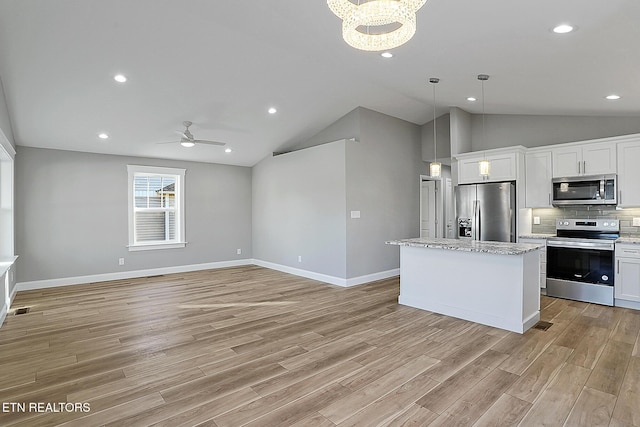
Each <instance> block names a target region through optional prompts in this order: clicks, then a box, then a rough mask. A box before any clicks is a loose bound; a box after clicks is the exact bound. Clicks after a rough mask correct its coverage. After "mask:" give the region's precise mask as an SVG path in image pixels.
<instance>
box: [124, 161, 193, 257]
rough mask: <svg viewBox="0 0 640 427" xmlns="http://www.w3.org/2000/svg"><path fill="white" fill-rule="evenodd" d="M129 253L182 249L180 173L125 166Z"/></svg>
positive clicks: (182, 192)
mask: <svg viewBox="0 0 640 427" xmlns="http://www.w3.org/2000/svg"><path fill="white" fill-rule="evenodd" d="M127 170H128V172H129V250H130V251H140V250H148V249H169V248H183V247H184V246H185V239H184V175H185V170H184V169H174V168H161V167H152V166H135V165H128V166H127Z"/></svg>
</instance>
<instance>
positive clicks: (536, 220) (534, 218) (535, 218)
mask: <svg viewBox="0 0 640 427" xmlns="http://www.w3.org/2000/svg"><path fill="white" fill-rule="evenodd" d="M533 224H534V225H540V217H539V216H534V217H533Z"/></svg>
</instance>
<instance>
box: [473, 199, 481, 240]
mask: <svg viewBox="0 0 640 427" xmlns="http://www.w3.org/2000/svg"><path fill="white" fill-rule="evenodd" d="M473 240H480V200H474V201H473Z"/></svg>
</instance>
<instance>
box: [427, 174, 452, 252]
mask: <svg viewBox="0 0 640 427" xmlns="http://www.w3.org/2000/svg"><path fill="white" fill-rule="evenodd" d="M454 221H455V207H454V198H453V185H452V182H451V178H449V177H438V178H433V177H430V176H427V175H421V176H420V237H422V238H443V237H445V238H448V239H455V228H454Z"/></svg>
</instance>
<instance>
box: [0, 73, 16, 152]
mask: <svg viewBox="0 0 640 427" xmlns="http://www.w3.org/2000/svg"><path fill="white" fill-rule="evenodd" d="M0 129H1V130H2V133H4V136H5V137H7V140H8V141H9V143H10V144H11V145H12V146H13V148H15V147H16V143H15V141H14V139H13V131H12V129H11V117H10V116H9V110H8V109H7V102H6V99H5V93H4V86H3V85H2V78H0Z"/></svg>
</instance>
